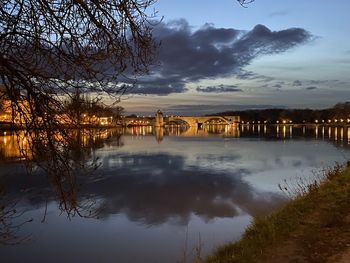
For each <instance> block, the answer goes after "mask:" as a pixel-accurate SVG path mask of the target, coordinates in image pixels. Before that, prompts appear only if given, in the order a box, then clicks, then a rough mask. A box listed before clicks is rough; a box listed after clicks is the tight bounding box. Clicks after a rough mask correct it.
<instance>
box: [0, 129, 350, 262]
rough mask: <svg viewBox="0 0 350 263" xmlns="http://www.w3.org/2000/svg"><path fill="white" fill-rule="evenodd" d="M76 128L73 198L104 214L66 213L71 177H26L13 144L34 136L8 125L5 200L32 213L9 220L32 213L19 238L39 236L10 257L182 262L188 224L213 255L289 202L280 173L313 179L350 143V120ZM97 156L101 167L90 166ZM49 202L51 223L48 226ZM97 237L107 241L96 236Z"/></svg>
mask: <svg viewBox="0 0 350 263" xmlns="http://www.w3.org/2000/svg"><path fill="white" fill-rule="evenodd" d="M321 129H322V130H321ZM71 132H72V133H74V138H75V140H73V141H72V142H71V143H70V145H69V148H68V149H69V156H70V158H71V159H70V161H71V162H72V166H73V167H75V170H74V180H75V181H74V188H71V189H72V190H74V192H73V193H74V196H70V197H72V199H70V200H71V202H72V203H74V204H79V205H80V206H81V205H83V204H88V205H91V202H93V204H94V206H93V207H91V206H85V209H87V208H88V207H89V208H91V209H92V208H93V209H94V210H93V212H94V213H95V212H96V214H95V215H96V216H97V217H98V218H99V220H97V219H96V218H94V219H82V218H71V219H70V220H71V221H67V220H66V219H65V218H64V217H60V216H59V215H60V213H61V211H62V210H60V209H61V207H62V198H63V197H62V196H61V195H59V194H58V193H59V191H58V189H57V185H59V186H64V187H65V184H64V181H63V183H62V182H58V183H57V182H56V183H55V182H54V181H52V179H51V178H50V177H47V175H46V174H45V172H44V171H43V170H42V169H39V168H36V169H34V170H33V173H32V174H31V176H28V175H27V174H26V171H25V168H24V167H23V165H22V164H23V157H21V154H20V152H18V151H16V145H19V144H23V145H25V143H24V142H25V141H27V142H28V141H29V139H25V136H20V137H19V138H18V140H17V138H16V136H15V135H14V134H12V133H10V132H6V133H3V132H1V133H0V159H1V162H0V182H1V183H3V184H4V185H5V189H6V191H5V192H3V193H6V195H3V196H1V195H0V201H1V202H2V203H5V204H7V206H6V207H8V208H10V207H11V206H9V205H10V204H11V203H16V209H17V210H18V211H29V212H26V213H25V214H23V216H24V217H23V218H22V219H16V218H9V220H7V221H6V222H7V223H6V224H7V225H10V224H11V223H12V225H18V223H19V224H20V223H21V222H24V221H26V220H28V218H30V217H33V218H34V222H33V223H30V224H24V225H23V226H22V230H19V232H20V234H23V235H22V236H27V235H28V234H32V235H33V237H34V238H33V241H32V243H30V244H28V245H26V246H23V247H22V246H19V247H14V248H7V247H0V253H1V255H2V259H4V261H5V262H11V260H12V257H14V255H16V260H12V261H17V262H22V261H25V260H28V261H37V262H39V261H42V262H45V261H51V262H63V261H67V260H66V259H65V258H63V257H64V254H67V255H71V257H72V258H69V260H70V261H76V262H77V261H81V257H84V255H89V256H85V257H84V261H86V262H94V261H96V260H95V259H96V258H94V257H93V255H91V254H89V251H91V253H92V252H94V254H98V255H99V256H100V257H101V258H100V259H99V261H100V262H111V261H114V262H154V261H156V260H158V261H159V262H176V260H178V259H180V258H181V253H182V250H181V247H182V246H183V242H184V240H185V236H186V231H187V230H186V229H187V228H189V229H190V231H192V233H193V234H194V235H196V236H197V235H198V232H200V233H201V235H202V237H203V240H205V243H206V244H207V247H206V248H205V249H204V250H203V251H204V253H206V252H208V251H210V250H211V248H212V247H214V246H217V245H218V244H220V243H222V242H225V241H229V240H231V239H233V238H238V237H239V236H240V234H241V233H242V231H243V230H244V228H245V227H246V225H247V224H248V223H249V220H250V219H251V217H253V216H256V215H261V214H265V213H268V212H269V211H271V209H273V208H274V207H276V206H278V205H279V204H281V203H283V202H284V201H285V197H283V196H282V195H281V193H280V192H279V191H278V187H277V185H278V183H281V182H283V179H290V178H291V177H293V176H295V175H299V176H305V177H307V176H310V174H311V170H312V169H314V168H322V167H324V166H325V165H329V164H332V162H333V161H343V160H342V159H341V158H343V157H342V156H343V155H344V153H345V154H347V152H346V151H343V150H347V149H348V147H349V144H350V140H349V135H350V130H349V127H327V128H324V127H323V128H321V127H318V128H315V126H312V127H307V126H292V125H277V126H276V127H275V126H269V125H242V126H241V127H231V126H226V125H215V126H214V125H213V126H204V127H203V129H198V128H189V129H186V128H185V127H183V126H172V127H167V128H158V129H153V128H152V127H145V126H143V127H132V128H126V129H109V130H106V129H103V130H94V131H92V132H91V131H90V132H85V131H71ZM321 133H322V136H321ZM316 140H317V141H316ZM315 142H317V143H315ZM340 147H342V148H340ZM339 148H340V149H341V151H339ZM28 149H32V148H28ZM36 153H37V152H36ZM27 156H32V157H31V158H32V159H36V160H41V161H44V159H45V158H44V157H45V156H44V155H41V156H38V155H36V154H31V155H30V154H27ZM94 161H96V162H97V163H98V165H99V167H98V169H97V170H95V171H90V170H86V169H83V168H84V167H83V166H84V165H83V164H85V165H86V164H91V163H92V162H94ZM73 164H74V165H73ZM281 171H283V173H281ZM300 173H305V174H302V175H300ZM47 178H49V180H47ZM64 189H65V188H64ZM5 197H6V198H5ZM73 197H74V198H73ZM5 200H6V201H5ZM72 200H73V201H72ZM46 209H47V210H48V212H47V219H46V220H45V222H46V223H45V224H41V223H40V222H41V220H42V219H43V215H44V214H45V210H46ZM2 211H5V210H2ZM79 211H80V210H79ZM28 213H29V214H28ZM0 217H1V214H0ZM0 220H1V218H0ZM3 229H5V228H2V229H0V232H1V231H2V232H4V230H3ZM192 229H193V230H192ZM16 231H17V230H16ZM67 236H68V237H69V238H67ZM96 236H98V237H99V238H98V240H99V241H98V242H103V245H101V244H99V245H97V244H96V243H94V241H95V237H96ZM213 236H215V238H213ZM195 243H196V242H195V241H194V242H192V243H191V244H193V246H194V244H195ZM116 244H118V245H116ZM136 244H137V245H136ZM174 244H175V245H174ZM55 247H60V248H62V253H61V254H62V255H60V256H57V258H52V256H50V255H49V254H50V253H48V255H43V254H40V253H39V252H40V251H42V250H43V248H45V249H44V250H45V251H52V250H53V249H54V248H55ZM146 247H147V250H145V248H146ZM190 248H192V245H190ZM135 250H137V251H142V253H141V252H140V253H141V254H142V259H139V258H135V257H134V256H135V255H134V251H135ZM155 251H156V252H155ZM95 252H96V253H95ZM38 255H40V258H39V256H38ZM170 255H171V256H170ZM90 256H91V257H90ZM112 259H113V260H112Z"/></svg>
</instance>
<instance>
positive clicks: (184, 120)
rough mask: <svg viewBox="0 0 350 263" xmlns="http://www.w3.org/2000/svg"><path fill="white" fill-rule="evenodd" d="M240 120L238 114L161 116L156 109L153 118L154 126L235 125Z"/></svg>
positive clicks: (199, 126) (198, 126)
mask: <svg viewBox="0 0 350 263" xmlns="http://www.w3.org/2000/svg"><path fill="white" fill-rule="evenodd" d="M239 122H240V118H239V116H216V115H213V116H166V117H164V116H163V113H162V112H161V111H160V110H158V111H157V113H156V116H155V119H154V126H155V127H163V126H169V125H183V126H189V127H197V128H201V127H202V126H204V125H218V124H224V125H237V124H238V123H239Z"/></svg>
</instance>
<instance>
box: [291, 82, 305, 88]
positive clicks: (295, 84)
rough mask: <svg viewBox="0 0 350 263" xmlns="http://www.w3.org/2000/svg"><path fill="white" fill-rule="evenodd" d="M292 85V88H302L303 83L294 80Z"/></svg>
mask: <svg viewBox="0 0 350 263" xmlns="http://www.w3.org/2000/svg"><path fill="white" fill-rule="evenodd" d="M292 85H293V86H294V87H299V86H302V85H303V83H302V82H301V81H300V80H294V81H293V84H292Z"/></svg>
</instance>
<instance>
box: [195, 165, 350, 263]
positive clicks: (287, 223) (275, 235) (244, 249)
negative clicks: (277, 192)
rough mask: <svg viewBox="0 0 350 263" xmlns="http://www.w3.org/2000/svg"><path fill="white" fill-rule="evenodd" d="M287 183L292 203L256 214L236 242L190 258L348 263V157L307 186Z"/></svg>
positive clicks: (213, 262)
mask: <svg viewBox="0 0 350 263" xmlns="http://www.w3.org/2000/svg"><path fill="white" fill-rule="evenodd" d="M287 187H288V186H281V190H283V191H284V192H290V191H293V192H294V191H296V192H297V195H295V196H294V197H293V198H292V199H291V201H289V202H287V203H286V204H285V205H283V206H282V207H281V208H279V209H277V210H276V211H275V212H273V213H272V214H270V215H268V216H266V217H261V218H255V219H254V221H253V222H252V224H251V225H250V226H249V227H248V229H247V230H246V231H245V233H244V234H243V236H242V238H241V239H240V240H238V241H237V242H233V243H228V244H225V245H223V246H220V247H219V248H217V249H216V251H214V252H212V254H211V255H209V256H208V257H207V258H206V259H204V260H203V259H197V261H195V262H208V263H219V262H220V263H225V262H227V263H228V262H233V263H235V262H260V263H265V262H266V263H267V262H269V263H278V262H315V263H316V262H334V263H335V262H349V261H350V202H349V198H350V161H348V162H347V166H344V167H341V166H335V167H334V168H332V169H331V170H329V171H327V172H324V173H323V174H322V175H321V177H320V179H319V180H316V181H315V182H314V183H312V184H311V185H309V186H307V185H298V187H297V189H288V188H287ZM344 260H345V261H344Z"/></svg>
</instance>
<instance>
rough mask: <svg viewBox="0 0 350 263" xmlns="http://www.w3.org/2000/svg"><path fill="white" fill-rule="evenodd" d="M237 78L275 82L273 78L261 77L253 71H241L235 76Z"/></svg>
mask: <svg viewBox="0 0 350 263" xmlns="http://www.w3.org/2000/svg"><path fill="white" fill-rule="evenodd" d="M235 77H236V78H238V79H243V80H257V81H259V82H270V81H273V80H274V78H273V77H269V76H265V75H260V74H257V73H255V72H252V71H246V70H241V71H240V72H238V73H236V74H235Z"/></svg>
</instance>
